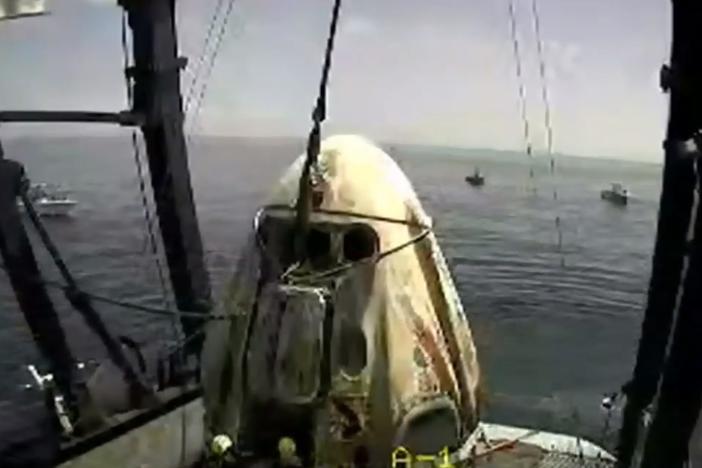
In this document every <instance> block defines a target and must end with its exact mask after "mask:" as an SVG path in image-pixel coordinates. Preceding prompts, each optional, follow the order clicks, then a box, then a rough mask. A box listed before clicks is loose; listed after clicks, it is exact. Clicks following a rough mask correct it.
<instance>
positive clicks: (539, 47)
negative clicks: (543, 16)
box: [531, 0, 565, 266]
mask: <svg viewBox="0 0 702 468" xmlns="http://www.w3.org/2000/svg"><path fill="white" fill-rule="evenodd" d="M531 13H532V18H533V19H534V34H535V35H536V51H537V54H538V59H539V75H540V78H541V99H542V101H543V106H544V126H545V128H546V154H547V156H548V158H549V165H550V172H551V179H552V184H553V201H554V204H555V206H554V209H555V211H556V218H555V220H554V222H555V225H556V232H557V234H558V253H559V254H560V257H561V266H564V265H565V257H564V256H563V233H562V231H561V216H560V213H559V209H558V208H559V206H558V190H557V185H556V158H555V155H554V153H553V126H552V124H551V105H550V100H549V94H548V83H547V79H546V61H545V59H544V50H543V49H544V48H543V41H542V40H541V23H540V20H539V9H538V7H537V0H532V1H531Z"/></svg>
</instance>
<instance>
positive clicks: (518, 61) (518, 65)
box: [508, 0, 536, 190]
mask: <svg viewBox="0 0 702 468" xmlns="http://www.w3.org/2000/svg"><path fill="white" fill-rule="evenodd" d="M508 8H509V20H510V30H511V33H512V49H513V51H514V64H515V71H516V73H517V86H518V88H519V107H520V111H521V117H522V124H523V127H524V145H525V148H524V151H525V153H526V155H527V157H528V158H529V183H530V185H531V187H529V188H530V189H531V190H536V188H535V187H534V155H533V154H532V144H531V134H530V132H529V119H528V118H527V99H526V89H525V87H524V77H523V73H522V58H521V54H520V51H519V37H518V36H517V20H516V18H515V13H514V0H509V3H508Z"/></svg>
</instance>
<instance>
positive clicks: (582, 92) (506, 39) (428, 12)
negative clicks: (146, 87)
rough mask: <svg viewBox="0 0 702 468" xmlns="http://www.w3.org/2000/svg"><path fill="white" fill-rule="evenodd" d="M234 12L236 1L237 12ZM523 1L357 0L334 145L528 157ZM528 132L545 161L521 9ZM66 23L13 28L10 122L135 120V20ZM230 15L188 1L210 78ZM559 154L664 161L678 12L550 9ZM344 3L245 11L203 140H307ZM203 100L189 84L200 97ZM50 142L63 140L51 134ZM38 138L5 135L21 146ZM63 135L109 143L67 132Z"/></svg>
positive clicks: (4, 93)
mask: <svg viewBox="0 0 702 468" xmlns="http://www.w3.org/2000/svg"><path fill="white" fill-rule="evenodd" d="M226 1H227V0H225V3H226ZM507 2H508V0H424V1H420V0H346V1H345V2H344V4H343V7H342V19H341V23H340V30H339V36H338V39H337V48H336V53H335V55H334V64H333V67H332V73H331V82H330V92H329V120H328V122H327V124H326V127H325V131H326V132H328V133H336V132H345V133H360V134H365V135H367V136H369V137H371V138H374V139H377V140H382V141H395V142H407V143H423V144H440V145H449V146H463V147H488V148H496V149H520V148H522V147H523V146H524V145H523V138H522V127H521V125H522V124H521V120H520V114H519V100H518V95H517V79H516V76H515V71H514V60H513V55H512V43H511V39H510V30H509V22H508V14H507V5H508V3H507ZM514 2H515V5H516V11H517V21H518V29H519V36H520V45H521V47H522V58H523V67H524V75H525V76H524V82H525V86H526V89H527V106H528V116H529V120H530V123H531V128H532V129H533V132H532V139H533V142H534V147H535V149H537V150H539V149H543V148H544V147H545V138H544V131H543V127H544V125H543V123H544V118H543V110H544V109H543V106H542V103H541V94H540V93H541V88H540V80H539V73H538V60H537V57H536V43H535V37H534V33H533V27H532V17H531V0H514ZM48 3H49V6H50V8H51V10H52V15H50V16H47V17H42V18H32V19H27V20H23V21H11V22H4V23H2V24H0V64H2V65H1V66H0V67H1V70H2V71H0V102H1V103H2V107H3V108H6V109H9V108H15V109H16V108H22V109H30V108H40V109H60V108H71V109H73V108H76V109H87V110H119V109H123V108H124V106H125V97H124V96H125V94H124V86H123V82H122V74H121V73H122V72H121V66H122V65H121V52H120V42H119V37H120V36H119V35H120V30H119V23H120V9H119V8H117V7H116V6H115V3H116V2H115V1H110V0H54V1H53V2H52V1H51V0H49V2H48ZM216 3H217V0H180V1H179V2H178V7H179V32H180V47H181V50H182V53H183V54H184V55H186V56H189V57H190V60H191V65H194V64H195V63H196V62H197V55H198V53H199V51H200V50H201V45H202V41H203V39H204V36H205V32H206V30H207V24H208V20H209V18H210V16H211V14H212V11H213V9H214V7H215V4H216ZM539 8H540V12H541V15H540V17H541V29H542V39H543V42H544V48H545V59H546V66H547V79H548V85H549V92H550V96H551V107H552V114H553V128H554V147H555V150H556V151H559V152H563V153H570V154H579V155H588V156H607V157H612V156H614V157H620V158H624V159H639V160H645V161H660V160H661V158H662V156H661V150H660V148H661V141H662V138H663V132H664V128H665V119H666V117H667V104H666V103H667V99H666V97H665V95H663V94H661V93H660V91H659V90H658V86H657V74H658V69H659V67H660V65H661V64H662V63H663V62H664V61H665V60H666V59H667V56H668V53H669V51H668V48H669V35H670V2H669V1H666V0H614V1H613V0H539ZM330 9H331V1H328V0H327V1H323V0H236V2H235V4H234V9H233V13H232V17H231V19H230V22H229V27H228V28H227V31H226V35H225V36H224V41H223V43H222V49H221V51H220V53H219V56H218V59H217V62H216V65H215V68H214V71H213V72H212V75H211V78H210V80H209V82H208V87H207V93H206V97H205V100H204V102H203V105H202V109H201V112H200V114H199V116H198V118H197V119H196V121H195V123H194V124H192V123H191V125H193V126H192V127H188V128H191V129H192V131H194V132H198V133H204V134H214V135H241V136H305V135H306V133H307V131H308V129H309V126H310V123H309V120H310V118H309V116H310V111H311V108H312V103H313V100H314V97H315V93H316V88H317V82H318V79H319V74H320V65H321V60H322V52H323V51H322V48H323V45H324V40H325V36H326V32H327V22H328V20H329V14H330ZM188 84H189V75H187V74H186V76H185V77H184V85H185V87H186V92H187V85H188ZM39 130H40V131H42V132H49V131H57V130H55V129H46V128H44V127H39ZM35 131H37V126H13V127H10V126H5V127H4V128H2V129H1V130H0V135H2V136H4V137H12V136H14V135H18V134H27V133H29V132H35ZM58 131H60V132H64V133H65V132H79V133H88V132H90V133H92V132H103V133H104V132H105V131H106V130H105V128H104V127H102V128H95V127H94V126H93V127H76V126H71V127H61V128H60V129H59V130H58Z"/></svg>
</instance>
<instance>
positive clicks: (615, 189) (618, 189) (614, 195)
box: [600, 182, 629, 205]
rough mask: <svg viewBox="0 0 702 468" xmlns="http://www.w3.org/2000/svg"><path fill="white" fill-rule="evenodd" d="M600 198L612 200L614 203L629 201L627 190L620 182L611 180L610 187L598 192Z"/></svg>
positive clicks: (621, 203)
mask: <svg viewBox="0 0 702 468" xmlns="http://www.w3.org/2000/svg"><path fill="white" fill-rule="evenodd" d="M600 198H602V200H607V201H609V202H612V203H614V204H615V205H626V204H627V203H628V202H629V190H627V189H626V188H625V187H624V186H623V185H622V184H620V183H618V182H613V183H612V186H611V187H610V188H608V189H605V190H602V191H601V192H600Z"/></svg>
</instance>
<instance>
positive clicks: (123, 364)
mask: <svg viewBox="0 0 702 468" xmlns="http://www.w3.org/2000/svg"><path fill="white" fill-rule="evenodd" d="M20 196H21V199H22V202H23V203H24V208H25V210H26V211H27V214H28V215H29V218H30V220H31V222H32V224H33V225H34V227H35V229H36V230H37V233H38V234H39V237H40V238H41V240H42V242H43V243H44V246H45V247H46V250H48V251H49V254H50V255H51V258H52V259H53V261H54V263H55V264H56V267H57V268H58V270H59V272H60V273H61V276H62V277H63V279H64V281H65V282H66V288H65V290H64V292H65V294H66V299H68V301H69V302H70V303H71V305H72V306H73V308H75V309H76V310H77V311H78V312H80V314H81V315H82V317H83V319H84V320H85V323H86V324H87V325H88V327H90V329H91V330H92V331H93V332H94V333H95V334H96V335H97V336H98V338H100V341H101V342H102V344H103V346H105V349H106V350H107V355H108V356H109V358H110V360H112V362H113V363H114V364H115V365H116V366H117V367H118V368H119V369H120V370H121V371H122V372H123V373H124V377H125V380H126V381H127V383H128V384H129V388H130V391H131V395H130V397H131V400H132V403H133V404H135V405H139V404H141V401H142V399H143V397H145V396H147V395H149V394H150V393H151V390H150V389H149V387H148V385H147V384H146V383H145V382H144V381H143V379H142V377H141V376H140V375H139V374H138V373H137V371H136V370H135V369H134V367H133V366H132V365H131V363H130V362H129V360H128V359H127V357H126V356H125V354H124V352H123V350H122V348H121V346H120V345H119V342H118V341H117V339H116V338H115V337H114V336H112V333H111V332H110V330H109V329H108V328H107V326H106V325H105V323H104V322H103V321H102V319H101V318H100V315H99V314H98V312H97V311H96V310H95V308H94V307H93V305H92V303H91V301H90V298H89V297H88V296H87V295H86V294H85V293H83V291H81V289H80V288H79V287H78V284H77V283H76V281H75V279H74V278H73V275H72V274H71V273H70V272H69V271H68V267H67V266H66V263H65V262H64V261H63V259H62V258H61V255H60V254H59V252H58V249H57V248H56V246H55V245H54V243H53V241H52V240H51V237H49V233H48V232H47V231H46V229H44V225H43V224H42V223H41V220H40V219H39V214H38V213H37V212H36V210H35V209H34V206H33V205H32V200H30V199H29V196H28V195H27V191H26V190H21V191H20Z"/></svg>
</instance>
